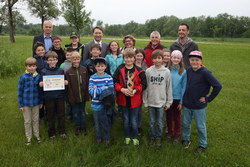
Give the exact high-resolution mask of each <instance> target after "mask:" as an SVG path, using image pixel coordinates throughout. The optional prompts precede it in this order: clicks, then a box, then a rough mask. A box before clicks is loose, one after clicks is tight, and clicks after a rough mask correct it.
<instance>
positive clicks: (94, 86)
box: [89, 57, 114, 146]
mask: <svg viewBox="0 0 250 167" xmlns="http://www.w3.org/2000/svg"><path fill="white" fill-rule="evenodd" d="M94 65H95V68H96V71H97V72H96V73H95V74H94V75H92V76H91V77H90V79H89V93H90V95H91V96H92V103H91V107H92V109H93V117H94V122H95V131H96V144H97V145H99V144H100V143H101V141H102V140H104V143H105V144H106V146H109V145H110V139H109V138H110V128H111V124H110V121H107V119H109V118H108V117H109V116H108V115H107V113H106V112H104V106H103V104H102V101H101V100H100V95H101V94H102V93H103V92H104V90H106V89H109V88H114V83H113V79H112V77H111V76H110V75H109V74H107V73H105V69H106V60H105V59H104V58H102V57H99V58H96V59H95V60H94ZM113 91H114V90H113ZM103 118H104V119H103ZM102 120H106V121H105V122H106V123H105V122H103V121H102ZM107 122H109V123H107ZM102 129H103V135H102Z"/></svg>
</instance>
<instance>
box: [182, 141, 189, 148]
mask: <svg viewBox="0 0 250 167" xmlns="http://www.w3.org/2000/svg"><path fill="white" fill-rule="evenodd" d="M190 144H191V141H188V140H183V141H182V145H183V147H184V148H185V149H187V148H188V147H189V146H190Z"/></svg>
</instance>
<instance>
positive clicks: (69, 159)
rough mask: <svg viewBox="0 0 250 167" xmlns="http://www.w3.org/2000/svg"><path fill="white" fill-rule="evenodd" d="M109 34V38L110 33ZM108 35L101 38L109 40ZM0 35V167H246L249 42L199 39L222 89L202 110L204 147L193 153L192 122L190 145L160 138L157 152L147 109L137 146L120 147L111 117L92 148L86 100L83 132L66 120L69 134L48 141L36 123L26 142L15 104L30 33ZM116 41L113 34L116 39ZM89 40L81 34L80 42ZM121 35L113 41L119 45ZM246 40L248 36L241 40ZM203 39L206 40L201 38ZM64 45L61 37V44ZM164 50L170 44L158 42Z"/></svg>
mask: <svg viewBox="0 0 250 167" xmlns="http://www.w3.org/2000/svg"><path fill="white" fill-rule="evenodd" d="M110 38H112V37H110ZM110 38H108V39H104V40H105V41H107V42H109V41H110ZM15 39H16V43H14V44H11V43H10V41H9V38H8V37H0V68H1V72H0V166H3V167H13V166H18V167H22V166H25V167H26V166H32V167H41V166H48V167H50V166H58V167H61V166H90V167H96V166H107V167H108V166H110V167H114V166H117V167H118V166H121V167H123V166H136V167H137V166H142V167H145V166H148V167H159V166H235V167H238V166H246V167H247V166H250V158H249V157H250V128H249V127H250V121H249V119H250V107H249V99H250V84H249V82H250V77H249V76H250V72H249V63H250V42H237V41H231V42H217V41H216V43H213V41H209V43H202V42H198V45H199V48H200V51H202V52H203V55H204V62H203V64H204V65H205V66H206V67H207V68H208V69H209V70H210V71H212V73H213V75H214V76H215V77H216V78H217V79H218V80H219V81H220V82H221V84H222V86H223V88H222V91H221V92H220V94H219V95H218V96H217V97H216V98H215V100H214V101H213V102H212V103H210V104H209V105H208V109H207V132H208V147H207V150H206V151H205V153H202V154H201V155H194V153H193V152H194V150H195V149H196V148H197V146H198V133H197V130H196V127H195V123H194V121H193V124H192V131H191V141H192V144H191V146H190V147H189V148H188V149H186V150H184V149H183V147H182V145H181V144H177V145H173V144H172V143H171V142H166V141H163V146H162V149H161V150H157V149H156V147H150V148H149V147H148V146H147V143H148V139H149V134H148V131H149V121H148V117H149V115H148V113H145V112H143V121H142V129H143V135H142V136H140V138H139V139H140V146H139V148H137V147H134V146H133V145H131V146H124V144H123V140H124V137H123V126H122V125H123V124H122V120H121V119H120V118H117V119H116V120H115V124H114V125H113V127H112V130H111V146H110V147H109V148H107V147H106V146H105V145H104V144H101V145H100V146H96V144H95V131H94V127H93V118H92V111H91V107H90V102H88V103H87V111H88V113H89V115H87V130H88V135H87V136H79V137H76V136H75V135H74V123H73V122H71V121H67V123H66V132H67V136H68V138H67V139H66V140H62V139H60V137H59V136H57V139H56V140H55V141H50V140H49V138H48V135H47V128H48V126H47V124H41V125H40V133H41V137H42V142H41V143H40V144H38V143H36V141H35V140H33V141H32V143H31V145H30V146H26V145H25V143H24V142H25V134H24V125H23V116H22V113H21V111H20V110H19V109H18V105H17V84H18V79H19V76H20V75H21V74H22V73H23V72H24V70H25V66H24V61H25V59H26V58H27V57H30V56H32V40H33V37H21V36H20V37H19V36H18V37H16V38H15ZM117 39H118V38H117ZM90 40H92V38H91V37H82V43H86V42H88V41H90ZM121 40H122V39H118V42H119V43H120V44H121V45H122V43H121ZM243 41H248V40H243ZM148 42H149V39H146V40H137V42H136V48H139V47H141V48H144V47H145V46H146V45H147V43H148ZM205 42H206V41H205ZM66 43H69V39H68V37H63V46H64V44H66ZM162 44H163V45H165V46H167V47H168V48H169V46H170V44H171V42H166V41H162Z"/></svg>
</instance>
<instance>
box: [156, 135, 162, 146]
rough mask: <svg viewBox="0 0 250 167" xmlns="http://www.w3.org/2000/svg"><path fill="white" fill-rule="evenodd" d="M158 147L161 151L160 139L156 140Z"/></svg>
mask: <svg viewBox="0 0 250 167" xmlns="http://www.w3.org/2000/svg"><path fill="white" fill-rule="evenodd" d="M156 146H157V149H161V138H159V137H157V138H156Z"/></svg>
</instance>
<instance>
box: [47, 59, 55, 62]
mask: <svg viewBox="0 0 250 167" xmlns="http://www.w3.org/2000/svg"><path fill="white" fill-rule="evenodd" d="M48 61H50V62H52V61H57V59H49V60H48Z"/></svg>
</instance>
